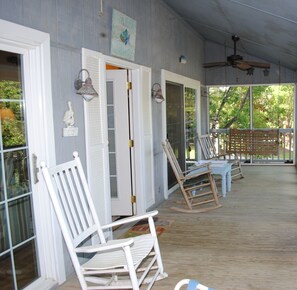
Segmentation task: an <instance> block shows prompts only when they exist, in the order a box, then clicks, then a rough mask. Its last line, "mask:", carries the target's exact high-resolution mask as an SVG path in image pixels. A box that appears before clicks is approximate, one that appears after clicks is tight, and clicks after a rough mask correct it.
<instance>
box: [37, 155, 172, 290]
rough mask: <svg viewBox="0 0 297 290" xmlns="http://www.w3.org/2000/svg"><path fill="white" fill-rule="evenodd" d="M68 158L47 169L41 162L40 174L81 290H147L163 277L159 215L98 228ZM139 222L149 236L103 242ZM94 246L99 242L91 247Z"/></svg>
mask: <svg viewBox="0 0 297 290" xmlns="http://www.w3.org/2000/svg"><path fill="white" fill-rule="evenodd" d="M73 155H74V160H73V161H70V162H66V163H64V164H61V165H57V166H55V167H52V168H47V167H46V165H45V163H44V162H42V163H41V168H42V173H43V176H44V179H45V182H46V185H47V188H48V191H49V194H50V197H51V200H52V203H53V206H54V209H55V212H56V215H57V218H58V221H59V224H60V227H61V230H62V233H63V236H64V239H65V242H66V245H67V248H68V251H69V254H70V257H71V260H72V263H73V265H74V268H75V271H76V274H77V277H78V280H79V282H80V285H81V288H82V289H83V290H87V289H134V290H138V289H139V288H140V285H142V284H145V283H147V284H148V286H147V289H151V287H152V286H153V284H154V282H155V281H156V280H158V279H162V278H165V277H167V274H166V273H165V272H164V270H163V264H162V259H161V254H160V249H159V244H158V239H157V234H156V230H155V225H154V220H153V217H154V216H155V215H156V214H157V213H158V212H157V211H153V212H150V213H146V214H144V215H142V216H133V217H129V218H125V219H121V220H119V221H116V222H113V223H111V224H108V225H104V226H101V225H100V223H99V220H98V217H97V214H96V211H95V207H94V204H93V201H92V199H91V194H90V191H89V189H88V185H87V181H86V178H85V175H84V172H83V168H82V165H81V162H80V159H79V157H78V154H77V152H74V154H73ZM141 219H147V220H148V223H149V228H150V233H149V234H143V235H141V236H137V237H134V238H128V239H119V240H111V239H109V240H106V236H111V231H112V227H114V226H119V225H121V224H126V223H130V222H137V221H138V220H141ZM94 240H98V241H99V242H98V243H96V244H94V245H93V242H92V241H94ZM80 258H83V259H80ZM81 260H84V262H81ZM86 260H87V261H86Z"/></svg>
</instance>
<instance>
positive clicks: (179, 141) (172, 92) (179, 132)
mask: <svg viewBox="0 0 297 290" xmlns="http://www.w3.org/2000/svg"><path fill="white" fill-rule="evenodd" d="M166 116H167V138H168V140H169V142H170V144H171V146H172V149H173V151H174V153H175V155H176V158H177V160H178V162H179V164H180V167H181V169H182V170H185V134H184V95H183V86H182V85H181V84H175V83H170V82H166ZM176 183H177V181H176V178H175V176H174V173H173V171H172V169H171V166H170V165H169V164H168V188H170V187H172V186H173V185H175V184H176Z"/></svg>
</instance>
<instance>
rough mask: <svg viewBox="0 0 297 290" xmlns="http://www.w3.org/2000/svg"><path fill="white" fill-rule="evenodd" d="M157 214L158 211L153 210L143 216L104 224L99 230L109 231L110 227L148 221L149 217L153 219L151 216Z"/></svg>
mask: <svg viewBox="0 0 297 290" xmlns="http://www.w3.org/2000/svg"><path fill="white" fill-rule="evenodd" d="M157 214H158V211H157V210H154V211H150V212H147V213H145V214H143V215H138V216H132V217H127V218H123V219H120V220H118V221H115V222H112V223H110V224H106V225H104V226H102V227H101V228H102V230H105V229H109V228H112V227H115V226H119V225H123V224H127V223H131V222H137V221H140V220H142V219H148V218H149V217H153V216H155V215H157Z"/></svg>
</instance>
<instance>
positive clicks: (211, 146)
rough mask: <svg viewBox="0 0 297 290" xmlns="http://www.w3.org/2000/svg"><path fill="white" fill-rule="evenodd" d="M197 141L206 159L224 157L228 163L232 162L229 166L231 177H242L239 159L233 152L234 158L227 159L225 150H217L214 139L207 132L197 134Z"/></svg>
mask: <svg viewBox="0 0 297 290" xmlns="http://www.w3.org/2000/svg"><path fill="white" fill-rule="evenodd" d="M198 141H199V144H200V146H201V150H202V153H203V155H204V158H205V159H206V160H211V159H222V158H223V159H225V160H228V163H231V164H232V167H231V178H232V180H234V179H235V178H238V177H239V178H243V177H244V176H243V172H242V167H241V163H240V160H239V158H238V155H237V154H236V153H234V154H233V155H234V160H230V159H227V156H228V155H229V156H230V154H228V153H227V152H217V149H216V146H215V140H214V138H213V136H211V135H209V134H205V135H201V136H198Z"/></svg>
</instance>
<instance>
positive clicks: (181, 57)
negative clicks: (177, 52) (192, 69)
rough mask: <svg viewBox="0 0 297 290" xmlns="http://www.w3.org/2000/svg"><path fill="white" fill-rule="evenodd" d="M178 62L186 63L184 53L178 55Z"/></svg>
mask: <svg viewBox="0 0 297 290" xmlns="http://www.w3.org/2000/svg"><path fill="white" fill-rule="evenodd" d="M179 62H180V63H182V64H186V63H187V58H186V57H185V56H184V55H181V56H180V57H179Z"/></svg>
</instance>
